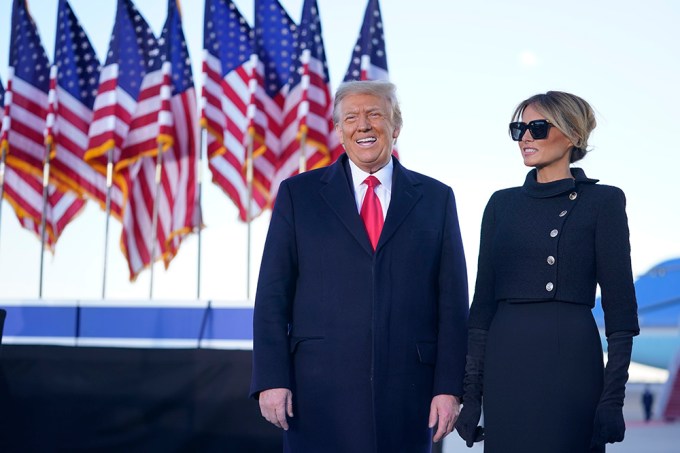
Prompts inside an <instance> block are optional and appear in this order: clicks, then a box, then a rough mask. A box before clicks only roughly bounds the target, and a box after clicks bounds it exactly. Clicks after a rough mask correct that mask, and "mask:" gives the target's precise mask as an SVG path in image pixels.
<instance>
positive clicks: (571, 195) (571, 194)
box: [569, 192, 578, 201]
mask: <svg viewBox="0 0 680 453" xmlns="http://www.w3.org/2000/svg"><path fill="white" fill-rule="evenodd" d="M576 197H578V194H577V193H576V192H572V193H570V194H569V199H570V200H572V201H574V200H576Z"/></svg>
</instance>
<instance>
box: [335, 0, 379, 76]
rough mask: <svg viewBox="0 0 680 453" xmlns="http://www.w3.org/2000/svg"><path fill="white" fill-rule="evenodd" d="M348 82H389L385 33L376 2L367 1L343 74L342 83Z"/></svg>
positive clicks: (377, 2) (375, 0) (372, 0)
mask: <svg viewBox="0 0 680 453" xmlns="http://www.w3.org/2000/svg"><path fill="white" fill-rule="evenodd" d="M349 80H389V76H388V71H387V53H386V52H385V32H384V30H383V22H382V15H381V14H380V2H379V1H378V0H368V5H366V12H365V13H364V21H363V23H362V24H361V31H360V32H359V38H358V39H357V43H356V44H355V45H354V51H353V52H352V60H351V61H350V63H349V67H348V68H347V73H346V74H345V79H344V81H345V82H347V81H349Z"/></svg>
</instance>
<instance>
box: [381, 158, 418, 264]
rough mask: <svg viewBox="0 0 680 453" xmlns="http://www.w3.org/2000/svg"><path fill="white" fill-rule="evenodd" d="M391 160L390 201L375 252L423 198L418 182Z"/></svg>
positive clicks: (395, 161)
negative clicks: (392, 168)
mask: <svg viewBox="0 0 680 453" xmlns="http://www.w3.org/2000/svg"><path fill="white" fill-rule="evenodd" d="M392 160H393V161H394V170H393V179H392V181H393V182H392V199H391V201H390V206H389V209H388V210H387V217H386V218H385V225H384V226H383V230H382V233H380V240H379V241H378V246H377V248H376V252H377V251H378V250H379V249H380V248H381V247H382V246H384V245H385V244H386V243H387V241H389V240H390V238H391V237H392V236H393V235H394V233H395V232H396V231H397V230H398V229H399V227H400V226H401V224H402V223H403V222H404V220H406V217H407V216H408V214H409V212H411V209H413V207H414V206H415V205H416V203H418V200H420V198H421V197H422V196H423V192H422V191H421V190H420V188H419V187H418V186H419V185H420V182H419V181H418V180H417V179H416V178H414V177H413V176H412V175H411V173H410V172H409V171H408V170H406V169H405V168H404V167H403V166H402V165H401V164H400V163H399V161H398V160H397V159H395V158H393V159H392Z"/></svg>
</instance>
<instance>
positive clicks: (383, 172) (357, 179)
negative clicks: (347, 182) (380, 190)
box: [348, 157, 394, 193]
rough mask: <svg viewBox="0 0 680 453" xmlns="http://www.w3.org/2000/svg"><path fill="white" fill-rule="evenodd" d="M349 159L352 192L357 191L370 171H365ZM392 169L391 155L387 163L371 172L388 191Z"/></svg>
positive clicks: (390, 184)
mask: <svg viewBox="0 0 680 453" xmlns="http://www.w3.org/2000/svg"><path fill="white" fill-rule="evenodd" d="M348 160H349V168H350V170H351V171H352V185H353V186H354V193H358V190H359V187H360V186H361V184H363V182H364V181H365V180H366V178H368V177H369V176H371V173H367V172H365V171H363V170H362V169H361V168H359V167H357V166H356V164H355V163H354V162H352V159H348ZM393 171H394V162H393V161H392V157H390V161H389V162H387V165H385V166H384V167H383V168H381V169H380V170H378V171H376V172H375V173H373V176H375V177H376V178H378V181H380V184H381V185H382V186H383V187H384V188H385V189H387V190H388V191H389V192H392V173H393Z"/></svg>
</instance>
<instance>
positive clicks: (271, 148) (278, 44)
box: [254, 0, 298, 204]
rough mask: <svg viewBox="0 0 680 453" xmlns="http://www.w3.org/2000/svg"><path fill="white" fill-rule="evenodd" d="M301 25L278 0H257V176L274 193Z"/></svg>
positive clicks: (271, 199) (255, 108)
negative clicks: (259, 143) (259, 140)
mask: <svg viewBox="0 0 680 453" xmlns="http://www.w3.org/2000/svg"><path fill="white" fill-rule="evenodd" d="M297 39H298V27H297V25H296V24H295V22H293V20H292V19H291V18H290V16H289V15H288V13H287V12H286V10H285V9H284V8H283V6H281V4H280V3H279V1H278V0H255V41H254V46H255V52H256V60H257V61H258V62H259V65H258V66H257V82H258V83H257V86H256V88H255V96H254V104H255V105H254V110H255V119H254V125H255V129H256V131H259V130H261V129H263V130H264V133H260V134H259V136H260V137H263V138H264V149H263V150H262V157H260V158H258V159H257V160H255V169H256V172H255V180H256V181H257V183H258V184H262V185H263V186H265V187H266V190H267V193H268V194H270V204H271V203H273V198H272V196H271V192H272V183H273V181H274V180H275V178H276V171H277V169H278V165H279V162H280V158H281V154H282V152H283V148H282V145H281V135H282V133H283V127H284V124H283V123H284V108H285V102H286V96H287V94H288V88H289V86H288V82H289V80H290V75H291V74H290V72H291V69H292V63H293V57H294V53H295V46H296V44H297Z"/></svg>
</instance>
